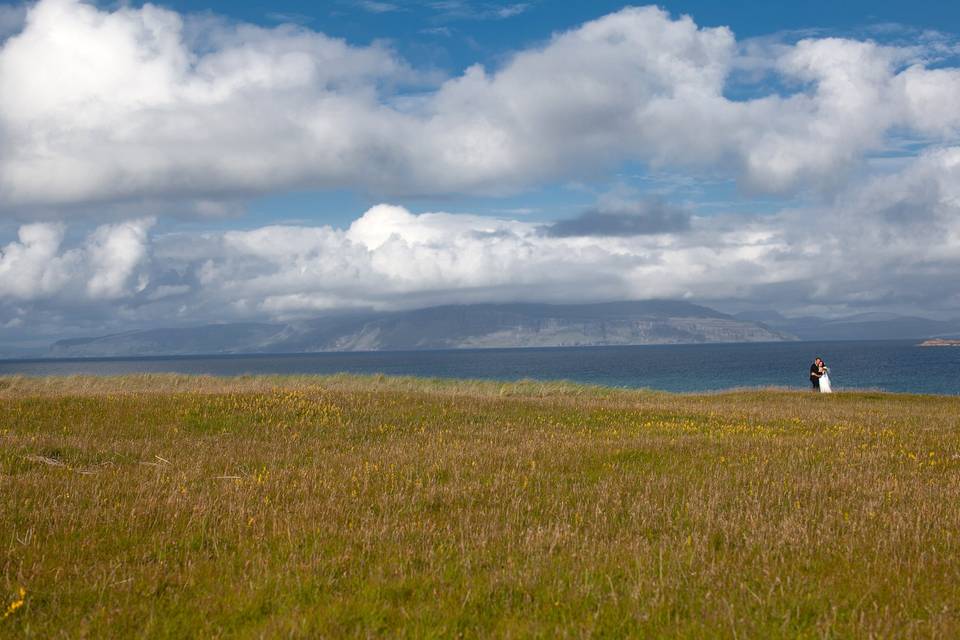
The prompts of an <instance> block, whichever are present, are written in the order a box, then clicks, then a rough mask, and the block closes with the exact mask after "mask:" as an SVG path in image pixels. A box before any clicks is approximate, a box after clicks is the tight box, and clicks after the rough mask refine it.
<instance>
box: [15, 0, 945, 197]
mask: <svg viewBox="0 0 960 640" xmlns="http://www.w3.org/2000/svg"><path fill="white" fill-rule="evenodd" d="M517 6H519V5H517ZM764 53H766V54H767V57H766V58H765V64H766V65H767V71H768V72H769V73H770V74H773V77H774V79H775V81H776V83H777V84H778V85H779V86H781V87H787V88H789V87H793V93H788V94H787V95H780V94H779V93H769V95H761V96H759V97H754V98H751V99H748V100H732V99H729V98H728V97H727V96H726V93H725V90H726V87H727V83H728V81H729V78H730V74H731V72H732V70H733V69H735V68H737V66H738V64H740V61H741V57H742V56H744V55H745V54H744V52H743V50H742V49H741V48H740V47H739V46H738V43H737V41H736V39H735V37H734V35H733V34H732V33H731V32H730V30H729V29H726V28H723V27H720V28H700V27H698V26H697V25H696V24H695V23H694V22H693V20H692V19H691V18H689V17H681V18H677V19H674V18H672V17H671V16H670V15H669V14H667V13H666V12H664V11H662V10H660V9H658V8H655V7H643V8H627V9H624V10H622V11H619V12H617V13H613V14H610V15H608V16H605V17H602V18H600V19H597V20H594V21H591V22H588V23H586V24H583V25H581V26H580V27H577V28H575V29H572V30H570V31H566V32H562V33H558V34H556V35H555V36H554V37H553V38H552V39H551V40H550V41H549V42H548V43H546V44H544V45H542V46H537V47H534V48H529V49H526V50H520V51H518V52H517V53H516V54H515V55H514V56H513V57H512V58H511V59H510V60H508V61H507V62H506V63H505V64H503V65H502V67H500V68H497V69H492V70H491V69H487V68H484V67H483V66H480V65H474V66H472V67H470V68H468V69H467V70H466V71H465V72H463V73H462V74H460V75H458V76H455V77H452V78H449V79H447V80H446V81H443V82H440V83H439V84H437V85H436V86H432V87H430V86H428V87H427V90H426V91H419V92H417V93H416V94H415V95H413V94H410V93H409V92H406V91H405V90H404V87H408V86H409V85H410V83H422V82H424V81H425V79H424V76H423V75H422V74H418V73H417V72H416V71H414V70H412V69H410V68H409V66H408V65H406V64H405V63H404V62H403V61H402V60H400V59H399V58H398V57H397V56H396V55H395V54H394V53H393V52H391V51H390V50H389V49H386V48H384V47H383V46H380V45H372V46H352V45H348V44H347V43H345V42H344V41H342V40H337V39H334V38H330V37H328V36H325V35H323V34H322V33H318V32H315V31H311V30H308V29H305V28H300V27H294V26H290V25H284V26H280V27H276V28H272V29H265V28H261V27H256V26H252V25H245V24H227V23H225V22H223V21H217V20H199V19H196V18H189V17H184V16H181V15H180V14H177V13H175V12H172V11H170V10H166V9H162V8H159V7H156V6H153V5H144V6H143V7H141V8H132V7H121V8H118V9H116V10H107V9H100V8H97V7H95V6H92V5H89V4H83V3H81V2H79V0H39V2H37V3H36V4H34V5H32V6H31V7H30V8H29V11H28V12H27V15H26V19H25V22H24V24H23V27H22V29H21V30H20V31H19V33H17V34H16V35H13V36H11V37H9V38H8V39H7V40H6V41H4V42H3V44H2V48H0V95H3V96H4V99H3V100H2V101H0V209H6V210H7V211H10V210H12V209H13V208H14V207H18V208H21V209H22V208H23V207H31V206H39V205H75V204H77V203H91V202H103V201H111V200H123V199H144V198H148V199H149V198H153V199H164V198H181V199H182V198H193V197H195V198H202V199H207V200H211V199H212V200H215V199H218V198H228V199H230V198H233V199H235V198H237V197H243V196H244V195H246V194H251V193H261V192H267V191H272V190H277V189H283V188H287V187H291V186H310V187H315V188H326V187H337V188H342V187H347V188H361V189H365V190H368V191H371V192H374V193H380V194H386V195H398V194H400V195H402V194H443V193H463V192H470V193H485V194H490V193H503V192H507V191H511V190H517V189H522V188H526V187H529V186H531V185H536V184H540V183H543V182H546V181H552V180H558V179H564V178H569V177H581V176H589V175H591V174H594V173H595V172H597V171H598V170H600V169H602V168H603V167H610V166H614V165H617V164H618V163H621V162H625V161H638V162H645V163H648V164H650V165H652V166H675V167H686V168H687V169H688V170H691V171H697V170H701V169H703V170H705V171H706V170H708V171H711V172H713V173H716V172H720V173H726V174H728V175H732V176H734V177H737V178H738V179H739V180H741V182H742V184H743V185H745V186H747V187H748V188H751V189H754V190H760V191H772V192H783V191H789V190H791V189H795V188H797V187H798V186H804V187H810V188H815V189H820V188H828V187H836V184H837V182H838V181H839V180H840V179H841V178H842V176H843V175H844V173H845V172H846V171H848V170H849V169H850V168H851V167H855V166H857V164H858V163H859V162H861V160H862V158H863V156H864V154H865V153H868V152H870V151H871V150H875V149H880V148H882V147H883V146H884V144H885V140H886V137H887V136H888V135H889V133H890V132H891V131H909V132H914V133H916V134H918V135H933V136H940V137H949V136H954V135H956V133H957V131H958V128H960V116H958V115H957V112H956V110H955V109H951V108H950V105H952V104H955V103H957V102H958V99H960V71H958V70H957V69H955V68H928V67H927V66H924V64H923V60H922V55H921V54H919V53H918V51H917V50H916V48H907V49H905V48H894V47H884V46H880V45H877V44H875V43H872V42H866V41H856V40H846V39H835V38H829V39H807V40H803V41H800V42H798V43H796V44H794V45H784V46H778V47H770V48H769V49H768V50H765V52H764ZM750 55H751V56H752V57H753V59H754V60H756V59H758V58H759V56H758V55H757V52H756V51H753V52H751V54H750ZM38 69H43V73H39V72H38ZM20 215H22V211H21V214H20Z"/></svg>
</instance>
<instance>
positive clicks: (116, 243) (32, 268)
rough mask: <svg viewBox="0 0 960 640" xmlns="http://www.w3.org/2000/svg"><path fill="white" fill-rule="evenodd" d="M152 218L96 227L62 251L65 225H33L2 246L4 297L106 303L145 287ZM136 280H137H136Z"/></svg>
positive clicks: (0, 284)
mask: <svg viewBox="0 0 960 640" xmlns="http://www.w3.org/2000/svg"><path fill="white" fill-rule="evenodd" d="M152 225H153V221H152V220H133V221H129V222H123V223H120V224H109V225H103V226H100V227H98V228H97V229H95V230H94V231H93V232H92V233H91V234H90V235H89V236H88V237H87V238H86V240H85V242H83V243H82V244H81V246H78V247H75V248H71V249H65V250H64V249H63V248H62V245H63V243H64V231H65V229H64V226H63V225H62V224H55V223H34V224H28V225H23V226H22V227H20V230H19V234H18V239H17V240H15V241H13V242H10V243H9V244H7V245H6V246H5V247H3V248H2V249H0V301H3V302H7V303H9V302H13V303H22V302H26V301H36V300H46V299H51V298H54V299H58V300H59V301H60V302H62V303H66V304H69V303H71V302H74V301H78V300H82V301H97V302H100V301H104V300H115V299H118V298H122V297H128V296H130V295H131V294H133V293H135V292H136V291H138V290H142V289H143V288H145V287H146V286H147V284H148V282H149V278H148V276H147V275H146V273H145V272H142V273H140V274H139V277H137V278H134V276H135V275H138V270H139V269H140V268H141V267H145V266H146V265H145V261H146V257H147V244H148V241H149V240H148V237H147V232H148V230H149V228H150V227H151V226H152ZM133 280H136V282H135V283H132V281H133Z"/></svg>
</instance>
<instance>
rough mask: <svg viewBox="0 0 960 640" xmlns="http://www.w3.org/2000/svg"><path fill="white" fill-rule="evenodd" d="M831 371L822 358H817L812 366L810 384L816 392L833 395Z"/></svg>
mask: <svg viewBox="0 0 960 640" xmlns="http://www.w3.org/2000/svg"><path fill="white" fill-rule="evenodd" d="M829 373H830V369H828V368H827V365H826V364H824V362H823V359H822V358H816V359H815V360H814V361H813V364H811V365H810V384H812V385H813V390H814V391H819V392H820V393H833V390H832V389H831V388H830V375H829Z"/></svg>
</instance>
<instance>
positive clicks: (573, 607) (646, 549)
mask: <svg viewBox="0 0 960 640" xmlns="http://www.w3.org/2000/svg"><path fill="white" fill-rule="evenodd" d="M958 504H960V398H945V397H929V396H928V397H924V396H906V395H890V394H880V393H860V394H852V393H851V394H834V395H833V396H819V395H815V394H808V393H796V392H787V391H782V390H759V391H757V390H751V391H746V390H745V391H739V392H733V393H725V394H710V395H672V394H665V393H657V392H649V391H639V392H637V391H624V390H611V389H603V388H598V387H584V386H578V385H573V384H568V383H537V382H525V383H512V384H501V383H495V382H472V381H464V382H460V381H439V380H417V379H412V378H386V377H356V376H332V377H323V378H317V377H250V378H236V379H222V378H212V377H189V376H173V375H153V376H124V377H118V378H95V377H71V378H45V379H30V378H2V379H0V514H2V519H0V545H2V547H0V549H2V551H0V615H3V614H2V612H3V611H5V610H6V609H7V608H8V606H9V605H12V604H14V603H15V602H17V599H18V598H20V600H21V601H22V605H19V606H17V607H16V608H15V609H14V611H12V612H11V613H10V614H9V615H7V616H6V617H5V618H3V619H0V636H3V635H9V636H11V637H18V636H27V637H43V638H48V637H58V636H63V637H76V636H98V637H128V636H144V637H189V636H195V637H211V636H231V637H233V636H239V637H274V636H282V637H288V636H293V637H317V636H341V635H345V636H378V635H400V636H416V637H420V636H438V637H446V636H452V635H464V636H490V635H496V636H508V637H509V636H531V635H534V636H550V637H553V636H558V635H559V636H577V637H580V636H588V635H602V636H627V635H634V636H661V635H667V636H680V637H703V636H715V637H740V638H743V637H957V636H960V559H958V558H960V553H958V552H960V539H958V536H960V507H958ZM20 588H23V589H25V592H26V593H25V595H24V596H22V597H20V596H19V595H18V594H19V591H18V590H19V589H20Z"/></svg>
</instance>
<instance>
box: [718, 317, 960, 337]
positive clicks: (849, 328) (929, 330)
mask: <svg viewBox="0 0 960 640" xmlns="http://www.w3.org/2000/svg"><path fill="white" fill-rule="evenodd" d="M735 317H736V318H739V319H740V320H746V321H750V322H757V323H760V324H762V325H764V326H767V327H769V328H770V329H772V330H774V331H779V332H784V333H789V334H792V335H795V336H797V337H798V338H799V339H801V340H912V339H923V338H951V337H960V318H958V319H955V320H930V319H929V318H921V317H916V316H901V315H897V314H893V313H861V314H857V315H853V316H846V317H843V318H834V319H831V320H827V319H824V318H817V317H813V316H807V317H799V318H787V317H784V316H782V315H781V314H779V313H777V312H776V311H753V312H746V313H738V314H736V315H735Z"/></svg>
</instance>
